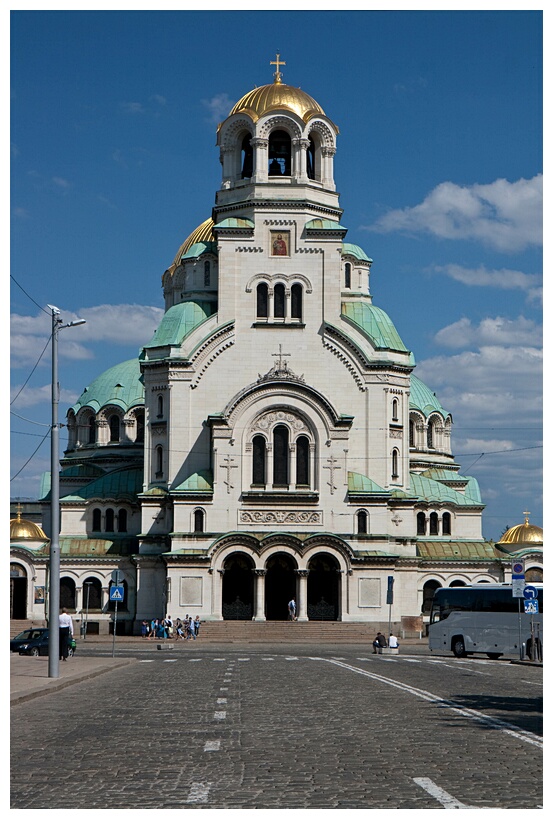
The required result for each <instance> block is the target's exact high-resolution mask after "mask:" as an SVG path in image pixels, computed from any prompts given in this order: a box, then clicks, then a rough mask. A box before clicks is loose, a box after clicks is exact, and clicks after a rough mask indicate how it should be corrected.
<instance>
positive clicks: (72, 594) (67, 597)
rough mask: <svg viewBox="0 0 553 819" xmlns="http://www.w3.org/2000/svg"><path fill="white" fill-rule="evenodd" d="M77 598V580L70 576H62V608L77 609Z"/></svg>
mask: <svg viewBox="0 0 553 819" xmlns="http://www.w3.org/2000/svg"><path fill="white" fill-rule="evenodd" d="M75 599H76V589H75V581H74V580H72V579H71V578H70V577H62V578H61V580H60V609H69V611H75Z"/></svg>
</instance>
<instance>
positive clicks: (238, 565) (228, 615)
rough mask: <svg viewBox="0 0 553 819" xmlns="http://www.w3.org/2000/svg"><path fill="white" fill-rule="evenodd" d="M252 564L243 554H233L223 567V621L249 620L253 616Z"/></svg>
mask: <svg viewBox="0 0 553 819" xmlns="http://www.w3.org/2000/svg"><path fill="white" fill-rule="evenodd" d="M253 570H254V562H253V560H252V558H251V557H250V556H249V555H248V554H246V553H245V552H233V553H232V554H231V555H229V556H228V557H227V558H226V559H225V562H224V567H223V594H222V615H223V620H251V619H252V618H253V614H254V575H253Z"/></svg>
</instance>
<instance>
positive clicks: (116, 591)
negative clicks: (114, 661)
mask: <svg viewBox="0 0 553 819" xmlns="http://www.w3.org/2000/svg"><path fill="white" fill-rule="evenodd" d="M111 576H112V578H113V582H114V583H119V582H121V579H122V577H123V574H122V572H120V571H119V570H118V569H116V570H115V571H114V572H112V575H111ZM109 599H110V602H112V603H113V602H114V603H115V615H114V617H113V647H112V650H111V656H112V657H115V635H116V633H117V604H118V603H122V602H123V600H124V599H125V587H124V586H115V585H114V586H110V590H109Z"/></svg>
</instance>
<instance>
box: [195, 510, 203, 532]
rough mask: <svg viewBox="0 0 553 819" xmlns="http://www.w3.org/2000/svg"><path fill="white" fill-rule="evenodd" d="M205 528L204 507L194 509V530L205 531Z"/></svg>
mask: <svg viewBox="0 0 553 819" xmlns="http://www.w3.org/2000/svg"><path fill="white" fill-rule="evenodd" d="M204 529H205V512H204V510H203V509H196V510H194V532H196V533H199V532H203V531H204Z"/></svg>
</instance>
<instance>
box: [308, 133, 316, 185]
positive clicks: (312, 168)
mask: <svg viewBox="0 0 553 819" xmlns="http://www.w3.org/2000/svg"><path fill="white" fill-rule="evenodd" d="M316 157H317V151H316V145H315V141H314V139H313V137H312V136H310V137H309V145H308V146H307V153H306V159H307V177H308V179H316V178H317V176H316V172H317V171H316V164H315V163H316Z"/></svg>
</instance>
